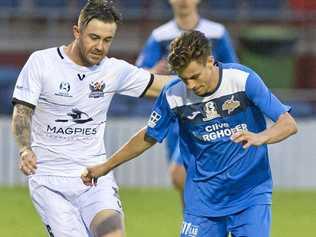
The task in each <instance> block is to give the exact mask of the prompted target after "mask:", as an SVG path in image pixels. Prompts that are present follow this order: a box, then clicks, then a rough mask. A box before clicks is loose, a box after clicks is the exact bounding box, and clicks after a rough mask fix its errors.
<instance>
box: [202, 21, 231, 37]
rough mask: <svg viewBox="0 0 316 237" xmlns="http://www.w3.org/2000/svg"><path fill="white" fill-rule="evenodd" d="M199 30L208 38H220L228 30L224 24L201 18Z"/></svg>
mask: <svg viewBox="0 0 316 237" xmlns="http://www.w3.org/2000/svg"><path fill="white" fill-rule="evenodd" d="M197 30H199V31H201V32H203V33H204V34H205V36H206V37H207V38H212V39H213V38H220V37H222V36H223V35H224V34H225V32H226V28H225V26H224V25H223V24H221V23H219V22H215V21H211V20H208V19H206V18H201V19H200V22H199V24H198V26H197Z"/></svg>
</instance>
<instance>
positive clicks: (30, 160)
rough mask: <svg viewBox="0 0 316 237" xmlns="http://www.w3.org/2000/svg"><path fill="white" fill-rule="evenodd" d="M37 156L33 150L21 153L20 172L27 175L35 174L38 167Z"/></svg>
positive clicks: (29, 149)
mask: <svg viewBox="0 0 316 237" xmlns="http://www.w3.org/2000/svg"><path fill="white" fill-rule="evenodd" d="M36 160H37V158H36V155H35V154H34V152H33V151H32V150H31V148H28V149H25V150H23V151H22V152H21V153H20V170H21V171H22V172H23V173H24V174H25V175H31V174H35V170H36V169H37V166H36Z"/></svg>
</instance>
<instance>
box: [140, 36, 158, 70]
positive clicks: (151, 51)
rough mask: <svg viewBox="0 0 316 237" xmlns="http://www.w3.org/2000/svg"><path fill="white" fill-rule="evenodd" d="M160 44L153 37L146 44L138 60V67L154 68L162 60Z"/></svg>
mask: <svg viewBox="0 0 316 237" xmlns="http://www.w3.org/2000/svg"><path fill="white" fill-rule="evenodd" d="M161 51H162V50H161V45H160V43H159V42H158V41H157V40H155V38H154V36H153V35H151V36H150V37H149V38H148V40H147V41H146V43H145V46H144V48H143V49H142V51H141V53H140V55H139V56H138V58H137V60H136V65H137V66H138V67H142V68H152V67H153V66H155V65H156V64H157V63H158V62H159V60H160V59H161V58H162V52H161Z"/></svg>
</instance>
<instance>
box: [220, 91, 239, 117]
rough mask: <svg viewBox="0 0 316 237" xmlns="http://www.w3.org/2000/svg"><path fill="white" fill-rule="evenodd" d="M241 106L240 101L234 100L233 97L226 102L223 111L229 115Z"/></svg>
mask: <svg viewBox="0 0 316 237" xmlns="http://www.w3.org/2000/svg"><path fill="white" fill-rule="evenodd" d="M239 106H240V102H239V101H238V100H234V96H233V95H232V97H231V98H230V99H229V100H226V101H225V102H224V104H223V106H222V109H223V110H227V111H228V114H230V113H231V112H233V111H234V110H235V109H237V108H238V107H239Z"/></svg>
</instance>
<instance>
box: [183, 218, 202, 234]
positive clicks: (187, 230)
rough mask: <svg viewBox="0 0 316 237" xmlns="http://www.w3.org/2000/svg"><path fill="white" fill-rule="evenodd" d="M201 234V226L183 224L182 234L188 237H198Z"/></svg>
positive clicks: (188, 223)
mask: <svg viewBox="0 0 316 237" xmlns="http://www.w3.org/2000/svg"><path fill="white" fill-rule="evenodd" d="M198 232H199V226H197V225H192V223H190V222H185V221H184V222H182V227H181V234H182V235H185V236H187V237H196V236H197V235H198Z"/></svg>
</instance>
